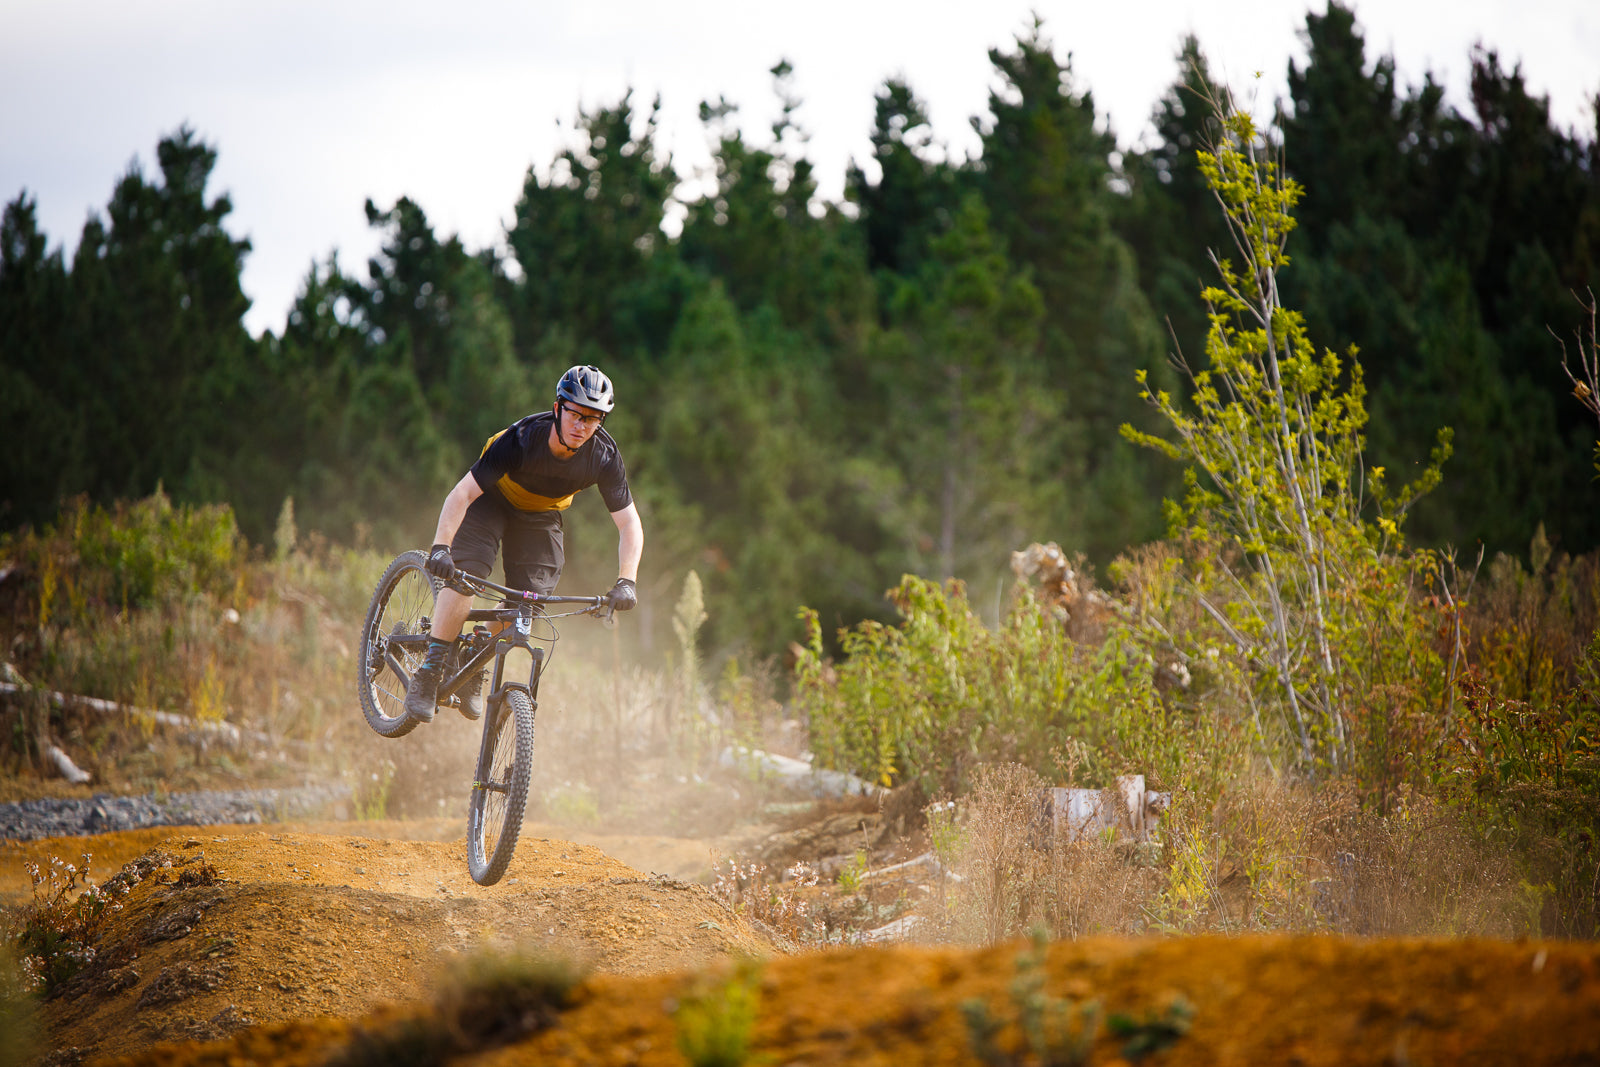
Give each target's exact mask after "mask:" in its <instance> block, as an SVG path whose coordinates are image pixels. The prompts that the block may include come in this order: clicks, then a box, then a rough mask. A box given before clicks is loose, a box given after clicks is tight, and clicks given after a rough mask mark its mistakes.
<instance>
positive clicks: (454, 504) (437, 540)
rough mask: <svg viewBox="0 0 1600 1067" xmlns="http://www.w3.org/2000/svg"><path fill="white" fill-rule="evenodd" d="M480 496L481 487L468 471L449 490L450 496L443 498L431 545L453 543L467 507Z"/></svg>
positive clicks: (481, 493)
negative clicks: (437, 526) (442, 505)
mask: <svg viewBox="0 0 1600 1067" xmlns="http://www.w3.org/2000/svg"><path fill="white" fill-rule="evenodd" d="M482 495H483V487H482V486H480V485H479V484H478V479H476V478H474V477H473V476H472V472H471V471H468V472H467V473H466V474H465V475H463V476H462V478H461V480H460V481H459V482H457V483H456V487H455V488H454V489H452V490H450V495H449V496H447V497H445V498H444V507H442V508H440V509H439V528H438V529H437V530H435V531H434V532H433V543H434V544H436V545H448V544H450V543H451V542H452V541H454V540H455V537H456V531H457V530H459V529H461V520H462V519H463V518H465V517H466V514H467V507H468V505H470V504H471V503H472V502H473V501H474V500H476V499H478V498H479V497H480V496H482Z"/></svg>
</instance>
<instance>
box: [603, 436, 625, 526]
mask: <svg viewBox="0 0 1600 1067" xmlns="http://www.w3.org/2000/svg"><path fill="white" fill-rule="evenodd" d="M599 485H600V499H602V500H604V501H605V502H606V510H607V511H609V512H611V513H612V514H613V515H614V514H616V513H617V512H619V511H621V510H622V509H623V508H625V507H627V506H628V505H629V504H631V503H633V493H632V492H631V491H630V490H629V489H628V469H627V467H625V466H623V463H622V453H621V452H618V451H615V450H613V451H612V453H611V456H610V462H608V463H607V464H606V465H605V467H604V469H602V470H601V472H600V483H599Z"/></svg>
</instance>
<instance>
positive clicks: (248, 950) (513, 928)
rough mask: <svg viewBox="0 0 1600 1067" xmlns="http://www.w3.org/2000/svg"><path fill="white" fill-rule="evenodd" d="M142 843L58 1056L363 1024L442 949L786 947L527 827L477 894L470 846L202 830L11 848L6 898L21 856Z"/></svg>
mask: <svg viewBox="0 0 1600 1067" xmlns="http://www.w3.org/2000/svg"><path fill="white" fill-rule="evenodd" d="M124 838H129V839H131V840H122V839H124ZM152 838H155V843H154V849H153V850H152V851H149V852H146V853H145V855H144V856H143V857H141V858H140V859H138V860H137V861H136V862H135V868H136V869H137V870H138V871H139V872H140V874H141V876H142V877H141V880H140V881H139V882H138V884H137V885H136V886H134V887H133V889H132V890H131V891H130V892H129V894H128V895H127V896H126V897H124V898H122V900H121V904H122V907H121V910H120V911H118V912H117V913H116V914H115V915H114V916H113V918H112V919H111V921H110V922H109V924H108V925H107V928H106V930H105V932H104V933H103V935H102V937H101V939H100V943H99V945H98V946H97V956H96V959H95V960H94V962H93V964H92V965H91V966H89V967H87V968H85V969H84V970H83V971H82V972H81V973H80V974H79V975H77V976H76V977H75V978H74V979H73V980H72V983H71V984H70V985H69V986H68V987H67V988H65V989H64V990H63V991H62V992H61V993H60V994H58V995H57V996H56V997H54V998H52V999H51V1000H49V1001H48V1002H47V1003H46V1005H45V1022H46V1025H47V1037H48V1043H49V1045H50V1046H51V1047H52V1048H54V1049H58V1050H60V1049H68V1048H76V1049H78V1050H80V1051H81V1052H82V1053H83V1054H85V1055H86V1056H87V1055H102V1056H103V1055H114V1054H126V1053H131V1052H135V1051H138V1050H140V1049H144V1048H146V1047H148V1046H150V1045H152V1044H155V1043H158V1042H170V1041H175V1040H183V1039H197V1038H198V1039H210V1038H218V1037H223V1036H225V1035H228V1034H231V1033H233V1032H235V1031H236V1030H238V1029H240V1028H241V1027H243V1026H247V1025H251V1024H264V1023H273V1022H278V1021H282V1020H287V1019H296V1018H305V1017H314V1016H322V1015H328V1016H359V1015H361V1014H364V1013H366V1012H368V1011H370V1010H372V1009H373V1008H375V1007H376V1006H378V1005H380V1004H384V1003H387V1002H406V1001H414V1000H417V999H419V998H422V997H425V996H426V995H427V994H429V993H430V992H431V991H432V984H433V983H432V979H433V976H434V975H436V974H437V973H438V972H439V971H440V969H441V964H442V963H443V962H444V960H445V959H446V958H447V957H448V956H449V955H451V954H453V953H458V952H463V951H468V950H471V949H475V948H479V947H483V946H485V945H487V946H502V947H509V946H513V945H516V946H521V947H530V946H531V947H538V948H543V949H547V950H549V951H552V952H556V953H561V954H565V955H569V956H573V957H577V958H579V959H582V960H585V961H588V962H589V963H591V964H592V965H593V966H594V967H595V969H596V970H597V971H599V972H601V973H605V974H617V975H638V974H654V973H663V972H670V971H678V970H683V969H686V968H695V967H702V966H705V965H707V964H709V963H711V962H712V961H714V960H718V959H723V958H726V957H727V956H728V955H729V954H730V953H734V954H761V955H771V954H773V953H774V952H781V951H784V948H783V947H782V946H780V945H779V944H777V943H776V942H775V941H774V940H773V939H772V938H770V937H767V936H764V935H762V934H760V933H758V932H756V931H755V930H753V929H752V928H751V927H750V926H749V925H748V924H746V923H745V922H743V921H742V920H740V919H739V918H738V917H736V916H734V915H733V914H731V913H730V912H729V911H728V909H727V908H725V907H724V906H723V905H722V904H721V903H719V902H718V901H717V900H716V899H715V898H714V897H712V896H711V894H710V892H709V891H708V890H706V888H705V887H704V886H700V885H695V884H691V883H687V882H682V881H678V880H676V879H673V878H671V877H668V876H656V877H651V876H649V875H645V874H641V873H640V872H639V871H636V870H634V869H633V868H631V867H628V866H626V865H624V864H622V863H620V862H618V861H617V860H614V859H611V858H610V857H608V856H606V855H605V854H604V853H602V852H600V851H599V850H598V849H596V848H594V847H592V846H589V845H579V844H573V843H571V842H567V841H559V840H553V839H549V838H539V837H524V838H523V840H522V842H521V844H520V845H519V846H518V848H517V854H516V858H515V860H514V861H513V864H512V867H511V870H510V872H509V873H508V875H507V877H506V878H505V880H504V881H502V882H501V883H500V884H498V885H495V886H490V887H487V888H486V887H483V886H479V885H476V884H475V883H473V881H472V879H471V878H470V876H469V875H468V874H467V863H466V845H465V842H464V841H462V840H456V841H450V842H439V841H417V840H411V841H399V840H384V839H373V838H364V837H354V836H350V835H349V834H344V835H335V834H316V833H294V832H274V831H271V830H267V831H263V830H259V829H247V828H244V827H208V828H205V829H201V830H196V831H194V832H192V833H180V834H178V835H176V836H173V835H172V834H171V832H170V830H169V831H167V832H165V833H162V834H160V836H159V837H156V832H154V831H132V832H128V833H126V834H107V835H102V836H101V837H98V838H79V839H53V840H44V841H38V842H29V843H27V844H26V845H21V846H19V845H16V844H13V843H8V844H7V847H6V848H5V849H4V856H3V858H4V861H5V864H6V866H7V868H8V870H7V872H6V873H7V876H8V877H7V878H6V879H5V882H6V884H5V885H4V886H3V888H4V889H5V890H8V892H7V893H6V894H5V895H6V896H9V897H11V898H12V899H13V900H15V899H16V898H17V896H18V895H19V894H18V892H17V890H18V889H19V888H22V887H25V886H26V884H27V883H26V881H25V880H24V881H23V883H22V887H18V886H16V885H14V884H12V883H14V882H15V881H16V876H17V875H18V874H20V873H21V869H22V864H23V862H24V861H25V860H26V859H28V858H42V857H46V856H49V855H59V856H62V857H64V858H66V857H71V858H72V859H74V860H75V859H76V855H75V854H74V853H75V852H78V851H92V852H94V853H95V854H96V855H97V856H98V857H100V859H98V860H97V862H96V864H95V868H96V871H97V873H98V875H99V879H98V880H101V881H104V880H105V879H106V877H107V875H109V874H110V873H111V872H112V871H114V870H115V869H116V868H115V867H111V866H109V864H110V863H111V862H114V859H115V858H122V857H121V854H124V853H126V852H127V850H128V847H129V846H130V845H133V844H138V845H142V846H143V848H145V849H150V848H151V844H152V841H151V839H152ZM25 892H26V890H25V888H24V889H23V894H21V895H24V896H25Z"/></svg>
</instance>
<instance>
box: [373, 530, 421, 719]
mask: <svg viewBox="0 0 1600 1067" xmlns="http://www.w3.org/2000/svg"><path fill="white" fill-rule="evenodd" d="M426 562H427V557H426V556H424V555H423V554H422V553H421V552H418V551H416V550H415V549H413V550H411V551H410V552H402V553H400V555H398V556H396V557H395V558H394V562H392V563H390V564H389V566H388V568H387V569H386V570H385V571H384V572H383V577H382V578H379V579H378V588H377V589H376V590H374V591H373V594H372V603H371V605H369V606H368V608H367V620H366V623H365V624H364V625H363V626H362V628H361V650H360V657H359V662H358V663H357V670H358V672H359V678H358V681H357V691H358V693H359V694H360V697H361V713H362V714H363V715H365V716H366V717H367V725H368V726H371V727H372V728H373V729H374V730H376V731H377V732H378V733H379V734H381V735H382V736H384V737H401V736H404V735H405V734H408V733H410V732H411V731H412V730H414V729H416V726H417V720H416V719H413V718H411V717H409V716H408V715H406V706H405V705H406V688H407V686H409V685H410V684H411V676H412V674H414V673H415V672H416V669H417V667H418V665H420V664H421V663H422V660H423V657H424V656H425V654H426V649H427V635H426V634H425V633H424V631H423V629H422V622H423V620H424V619H425V618H426V617H427V616H429V615H431V614H432V613H433V599H434V591H435V590H434V584H433V579H431V578H430V577H428V572H427V570H426V569H425V568H424V564H426Z"/></svg>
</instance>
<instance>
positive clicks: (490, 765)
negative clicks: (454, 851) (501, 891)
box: [467, 689, 533, 885]
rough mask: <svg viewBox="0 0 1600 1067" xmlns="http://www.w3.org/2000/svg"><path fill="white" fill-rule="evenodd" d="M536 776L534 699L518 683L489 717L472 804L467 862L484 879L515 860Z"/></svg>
mask: <svg viewBox="0 0 1600 1067" xmlns="http://www.w3.org/2000/svg"><path fill="white" fill-rule="evenodd" d="M532 778H533V702H532V701H531V700H529V699H528V694H526V693H524V692H523V691H522V690H520V689H513V690H511V691H510V692H508V693H506V697H505V699H504V700H502V701H501V702H500V703H499V705H498V706H497V707H495V708H494V709H493V711H491V712H490V714H489V717H488V719H487V721H485V723H484V727H483V749H482V751H480V752H479V754H478V772H477V776H476V778H475V779H474V781H473V783H472V800H471V801H470V803H469V804H468V805H467V868H468V869H469V870H470V871H471V872H472V880H473V881H474V882H477V883H478V884H479V885H494V884H495V883H496V882H498V881H499V880H500V878H501V876H503V875H504V874H505V873H506V867H507V866H508V865H509V864H510V863H511V854H512V853H513V852H515V851H516V850H517V835H518V834H520V833H522V812H523V809H524V808H526V807H527V804H528V783H529V782H530V781H531V780H532Z"/></svg>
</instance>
